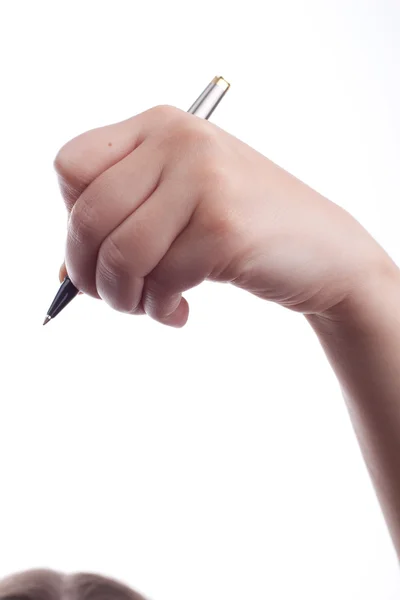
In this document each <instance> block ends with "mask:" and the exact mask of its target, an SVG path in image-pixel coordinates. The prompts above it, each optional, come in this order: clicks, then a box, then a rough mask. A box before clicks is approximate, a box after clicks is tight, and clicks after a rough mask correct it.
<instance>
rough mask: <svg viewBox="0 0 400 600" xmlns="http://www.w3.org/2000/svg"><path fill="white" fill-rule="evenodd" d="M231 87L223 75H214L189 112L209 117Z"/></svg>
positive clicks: (203, 117) (204, 117)
mask: <svg viewBox="0 0 400 600" xmlns="http://www.w3.org/2000/svg"><path fill="white" fill-rule="evenodd" d="M229 87H230V84H229V83H228V82H227V81H225V79H224V78H223V77H214V79H213V80H212V82H211V83H210V84H209V85H208V86H207V87H206V89H205V90H204V92H203V93H202V94H200V96H199V97H198V98H197V100H196V102H194V103H193V104H192V106H191V107H190V108H189V110H188V113H190V114H192V115H196V116H197V117H201V118H202V119H208V118H209V117H210V116H211V114H212V113H213V112H214V110H215V109H216V108H217V106H218V104H219V103H220V102H221V100H222V98H223V97H224V96H225V94H226V92H227V91H228V90H229Z"/></svg>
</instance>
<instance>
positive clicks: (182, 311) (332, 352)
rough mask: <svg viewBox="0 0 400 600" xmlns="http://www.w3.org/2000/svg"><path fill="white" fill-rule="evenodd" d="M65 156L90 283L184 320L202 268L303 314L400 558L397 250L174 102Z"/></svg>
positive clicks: (115, 297)
mask: <svg viewBox="0 0 400 600" xmlns="http://www.w3.org/2000/svg"><path fill="white" fill-rule="evenodd" d="M55 167H56V171H57V173H58V176H59V181H60V187H61V191H62V195H63V197H64V200H65V203H66V206H67V209H68V211H69V222H68V236H67V245H66V259H65V265H66V271H65V272H68V274H69V276H70V278H71V280H72V281H73V283H74V284H75V285H76V287H78V288H79V289H80V290H81V291H82V292H84V293H86V294H89V295H91V296H94V297H97V298H102V299H103V300H104V301H105V302H107V303H108V304H109V305H110V306H111V307H112V308H114V309H116V310H119V311H123V312H127V313H131V314H144V313H145V314H147V315H149V316H150V317H152V318H153V319H156V320H157V321H160V322H161V323H164V324H166V325H170V326H174V327H182V326H183V325H184V324H185V323H186V321H187V318H188V310H189V309H188V304H187V302H186V300H185V299H184V298H183V297H182V293H184V292H185V291H186V290H188V289H189V288H191V287H193V286H195V285H197V284H199V283H201V282H202V281H204V280H213V281H220V282H230V283H232V284H233V285H236V286H238V287H240V288H243V289H245V290H247V291H248V292H250V293H252V294H256V295H257V296H260V297H261V298H264V299H265V300H269V301H273V302H277V303H279V304H281V305H282V306H285V307H287V308H289V309H291V310H294V311H297V312H299V313H303V314H304V315H305V318H306V319H307V320H308V322H309V323H310V325H311V326H312V328H313V329H314V331H315V333H316V334H317V336H318V338H319V339H320V341H321V344H322V347H323V348H324V350H325V352H326V354H327V357H328V359H329V360H330V362H331V364H332V367H333V369H334V370H335V373H336V375H337V377H338V379H339V381H340V383H341V386H342V389H343V394H344V397H345V399H346V402H347V405H348V407H349V411H350V415H351V418H352V421H353V424H354V427H355V430H356V433H357V436H358V439H359V441H360V445H361V448H362V451H363V453H364V457H365V460H366V462H367V465H368V468H369V470H370V473H371V477H372V479H373V481H374V484H375V487H376V490H377V493H378V497H379V499H380V501H381V504H382V508H383V511H384V514H385V516H386V519H387V522H388V525H389V528H390V531H391V534H392V537H393V541H394V544H395V547H396V549H397V552H398V554H399V556H400V391H399V390H400V368H399V367H400V308H399V307H400V272H399V270H398V268H397V266H396V265H395V264H394V263H393V261H392V260H391V259H390V257H389V256H388V255H387V254H386V252H385V251H384V250H383V249H382V248H381V247H380V246H379V245H378V244H377V242H376V241H375V240H374V239H373V238H372V237H371V236H370V235H369V234H368V233H367V232H366V231H365V229H364V228H363V227H362V226H361V225H360V224H359V223H358V222H357V221H356V220H355V219H354V218H353V217H352V216H351V215H350V214H349V213H347V212H346V211H345V210H343V209H342V208H340V207H339V206H337V205H335V204H334V203H332V202H330V201H329V200H328V199H326V198H324V197H323V196H321V195H320V194H318V193H317V192H316V191H314V190H312V189H311V188H309V187H308V186H306V185H305V184H304V183H302V182H301V181H299V180H298V179H296V178H295V177H293V176H292V175H290V174H289V173H287V172H285V171H284V170H283V169H281V168H280V167H278V166H277V165H275V164H274V163H272V162H271V161H269V160H268V159H267V158H265V157H264V156H262V155H261V154H259V153H258V152H256V151H255V150H253V149H252V148H250V147H248V146H247V145H246V144H244V143H243V142H241V141H239V140H237V139H236V138H234V137H232V136H231V135H229V134H228V133H226V132H224V131H222V130H221V129H219V128H218V127H216V126H215V125H213V124H211V123H209V122H207V121H204V120H201V119H199V118H197V117H194V116H192V115H188V114H187V113H184V112H182V111H180V110H178V109H175V108H172V107H156V108H153V109H151V110H149V111H147V112H145V113H142V114H140V115H138V116H135V117H133V118H132V119H129V120H127V121H124V122H121V123H117V124H115V125H111V126H108V127H103V128H100V129H96V130H92V131H89V132H87V133H84V134H83V135H81V136H79V137H78V138H75V139H74V140H72V141H70V142H68V143H67V144H66V145H65V146H64V147H63V148H62V149H61V150H60V152H59V153H58V155H57V157H56V160H55ZM65 272H64V273H65ZM396 325H397V327H396Z"/></svg>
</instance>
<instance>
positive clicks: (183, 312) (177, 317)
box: [158, 298, 189, 329]
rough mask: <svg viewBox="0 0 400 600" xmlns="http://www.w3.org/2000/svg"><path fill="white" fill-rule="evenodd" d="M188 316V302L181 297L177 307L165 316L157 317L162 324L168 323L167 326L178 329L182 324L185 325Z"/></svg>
mask: <svg viewBox="0 0 400 600" xmlns="http://www.w3.org/2000/svg"><path fill="white" fill-rule="evenodd" d="M188 318H189V304H188V302H187V300H186V299H185V298H181V300H180V302H179V304H178V307H177V308H176V309H175V310H174V312H173V313H171V314H170V315H168V316H167V317H164V318H161V319H158V320H159V321H160V323H163V325H168V326H169V327H175V328H177V329H180V328H181V327H183V326H184V325H186V323H187V320H188Z"/></svg>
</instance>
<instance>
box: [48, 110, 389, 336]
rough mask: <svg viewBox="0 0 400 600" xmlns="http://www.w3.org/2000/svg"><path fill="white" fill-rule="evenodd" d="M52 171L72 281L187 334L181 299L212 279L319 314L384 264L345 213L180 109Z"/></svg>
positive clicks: (68, 152)
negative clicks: (64, 214) (63, 212)
mask: <svg viewBox="0 0 400 600" xmlns="http://www.w3.org/2000/svg"><path fill="white" fill-rule="evenodd" d="M55 168H56V171H57V173H58V177H59V182H60V188H61V192H62V195H63V198H64V201H65V204H66V206H67V209H68V212H69V221H68V235H67V244H66V258H65V264H66V270H67V272H68V275H69V277H70V279H71V280H72V282H73V283H74V284H75V286H76V287H77V288H78V289H79V290H81V291H82V292H84V293H86V294H89V295H92V296H95V297H100V298H102V299H103V300H105V301H106V302H107V303H108V304H109V305H110V306H111V307H112V308H114V309H116V310H119V311H123V312H127V313H131V314H143V313H146V314H148V315H149V316H151V317H152V318H154V319H157V320H158V321H160V322H162V323H165V324H168V325H172V326H182V325H184V324H185V322H186V320H187V317H188V305H187V302H186V300H185V299H183V298H182V293H183V292H184V291H185V290H188V289H189V288H191V287H193V286H196V285H198V284H199V283H201V282H202V281H203V280H206V279H208V280H214V281H220V282H230V283H232V284H234V285H236V286H239V287H241V288H244V289H246V290H248V291H249V292H251V293H253V294H256V295H258V296H261V297H262V298H265V299H266V300H272V301H275V302H278V303H280V304H281V305H283V306H286V307H289V308H291V309H294V310H297V311H300V312H304V313H322V312H326V311H329V310H330V309H331V308H332V307H334V306H336V305H337V304H338V303H340V302H342V300H343V299H344V298H346V297H347V296H348V295H349V294H351V293H352V292H353V290H354V289H355V288H356V287H357V286H360V285H362V282H363V279H365V277H367V276H368V273H371V268H375V266H376V265H381V264H382V262H385V259H384V258H383V255H384V252H383V250H381V249H380V247H379V246H378V245H377V244H376V243H375V242H374V240H373V239H372V238H371V237H370V236H369V235H368V234H367V232H366V231H365V230H364V229H363V228H362V227H361V225H359V223H357V221H355V220H354V219H353V218H352V217H351V216H350V215H349V214H348V213H347V212H346V211H344V210H342V209H341V208H339V207H338V206H337V205H335V204H333V203H331V202H329V201H328V200H327V199H325V198H323V197H322V196H320V195H319V194H317V193H316V192H315V191H313V190H311V189H310V188H308V187H307V186H306V185H304V184H303V183H302V182H300V181H299V180H297V179H296V178H294V177H293V176H291V175H289V174H288V173H286V172H285V171H283V170H282V169H280V168H279V167H278V166H276V165H275V164H274V163H272V162H271V161H269V160H268V159H266V158H265V157H264V156H262V155H261V154H259V153H258V152H256V151H255V150H253V149H251V148H250V147H248V146H247V145H246V144H244V143H243V142H240V141H239V140H237V139H236V138H234V137H232V136H230V135H229V134H227V133H226V132H224V131H222V130H221V129H219V128H218V127H216V126H215V125H213V124H211V123H209V122H207V121H204V120H202V119H199V118H198V117H195V116H193V115H189V114H187V113H185V112H182V111H180V110H178V109H175V108H171V107H157V108H153V109H151V110H149V111H147V112H145V113H142V114H140V115H138V116H135V117H133V118H131V119H129V120H127V121H124V122H121V123H118V124H115V125H110V126H107V127H103V128H99V129H95V130H92V131H89V132H87V133H84V134H83V135H81V136H79V137H77V138H75V139H73V140H72V141H70V142H68V143H67V144H66V145H65V146H64V147H63V148H62V149H61V150H60V152H59V153H58V155H57V157H56V160H55ZM385 256H386V255H385Z"/></svg>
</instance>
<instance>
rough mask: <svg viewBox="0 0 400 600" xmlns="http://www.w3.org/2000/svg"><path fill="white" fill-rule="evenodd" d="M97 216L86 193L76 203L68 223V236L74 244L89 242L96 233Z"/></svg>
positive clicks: (82, 244) (81, 244)
mask: <svg viewBox="0 0 400 600" xmlns="http://www.w3.org/2000/svg"><path fill="white" fill-rule="evenodd" d="M96 226H97V218H96V211H95V208H94V203H93V200H92V198H91V197H90V196H89V195H87V196H85V197H82V198H81V199H80V201H79V202H78V203H76V204H75V205H74V207H73V210H72V212H71V216H70V219H69V223H68V237H69V239H70V240H71V241H72V243H73V244H75V245H76V246H84V245H85V244H87V243H90V242H91V240H92V239H93V238H95V235H96V229H97V227H96Z"/></svg>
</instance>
